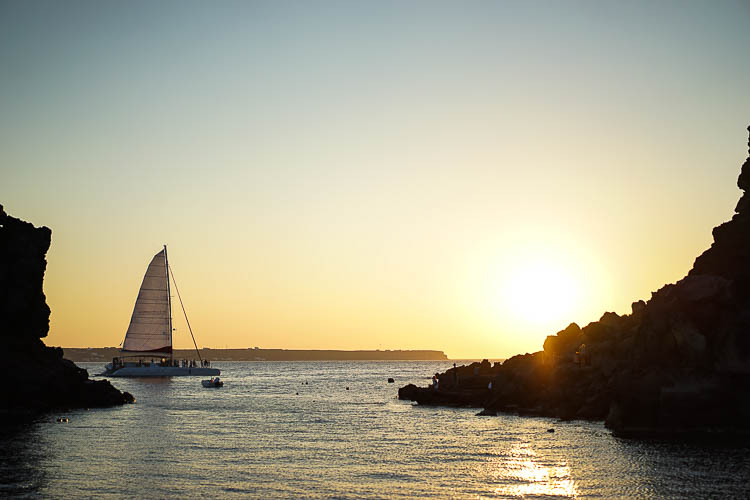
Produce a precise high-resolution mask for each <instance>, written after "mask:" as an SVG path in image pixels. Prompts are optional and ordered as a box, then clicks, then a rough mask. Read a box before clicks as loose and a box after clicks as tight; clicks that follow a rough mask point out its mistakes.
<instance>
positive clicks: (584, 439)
mask: <svg viewBox="0 0 750 500" xmlns="http://www.w3.org/2000/svg"><path fill="white" fill-rule="evenodd" d="M80 365H81V366H83V367H85V368H87V369H88V370H89V373H91V374H94V373H98V371H99V370H100V368H101V367H100V366H99V364H92V363H80ZM215 365H216V366H218V367H219V368H221V369H222V372H223V374H222V376H223V378H224V380H225V381H226V385H225V386H224V387H223V388H221V389H205V388H203V387H202V386H201V384H200V379H199V378H198V377H177V378H173V379H151V380H138V379H114V380H113V382H114V384H115V385H116V386H117V387H118V388H120V389H122V390H126V391H129V392H131V393H132V394H133V395H135V397H136V398H137V403H136V404H135V405H128V406H125V407H120V408H112V409H95V410H88V411H86V410H80V411H72V412H69V413H65V414H55V415H49V416H47V417H45V418H42V419H39V420H38V421H35V422H33V423H30V424H25V425H19V426H6V427H5V428H4V429H3V430H2V433H0V436H1V437H2V449H0V483H1V486H0V497H7V496H12V497H32V498H37V497H39V498H123V497H136V498H177V497H180V498H199V497H209V498H231V497H262V498H297V497H305V498H397V497H405V498H429V497H433V498H454V497H455V498H477V497H489V498H513V497H527V498H528V497H534V498H552V497H562V498H568V497H602V498H616V497H653V498H706V497H714V498H738V497H747V496H748V495H749V494H750V491H749V490H748V480H750V453H749V452H750V448H748V447H747V446H743V445H735V446H727V445H722V446H719V445H715V446H708V445H705V444H703V445H697V444H665V443H655V442H650V443H649V442H637V441H627V440H621V439H617V438H614V437H612V435H611V434H610V433H609V432H608V431H607V430H606V429H605V428H604V427H603V425H601V424H599V423H590V422H558V421H556V420H553V419H546V418H522V417H516V416H500V417H477V416H475V414H476V412H477V411H478V410H476V409H450V408H427V407H419V406H414V405H413V404H411V403H409V402H402V401H398V399H396V393H397V389H398V387H400V386H403V385H405V384H407V383H409V382H413V383H417V384H420V385H426V384H427V383H428V381H429V378H430V376H431V374H432V373H434V372H436V371H444V370H445V369H447V368H448V367H450V366H452V362H451V363H448V362H249V363H244V362H234V363H229V362H227V363H215ZM388 377H393V378H395V379H396V383H395V384H388V383H387V379H388ZM63 415H64V416H66V417H68V418H69V422H68V423H57V422H56V417H58V416H63ZM548 429H554V430H555V432H554V433H550V432H548Z"/></svg>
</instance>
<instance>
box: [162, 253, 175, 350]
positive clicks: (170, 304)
mask: <svg viewBox="0 0 750 500" xmlns="http://www.w3.org/2000/svg"><path fill="white" fill-rule="evenodd" d="M164 273H165V274H166V275H167V304H168V305H169V307H168V310H169V315H168V318H169V360H170V361H173V360H174V347H173V346H172V295H171V293H170V291H169V261H168V260H167V245H164Z"/></svg>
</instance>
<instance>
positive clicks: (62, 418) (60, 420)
mask: <svg viewBox="0 0 750 500" xmlns="http://www.w3.org/2000/svg"><path fill="white" fill-rule="evenodd" d="M57 421H58V422H63V423H64V422H67V421H68V417H57Z"/></svg>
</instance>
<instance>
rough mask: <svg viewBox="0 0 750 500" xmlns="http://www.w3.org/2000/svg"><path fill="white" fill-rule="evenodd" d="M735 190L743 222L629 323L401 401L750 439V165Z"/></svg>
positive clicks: (463, 375)
mask: <svg viewBox="0 0 750 500" xmlns="http://www.w3.org/2000/svg"><path fill="white" fill-rule="evenodd" d="M748 131H750V127H749V128H748ZM748 147H749V151H748V152H749V153H750V141H749V143H748ZM737 184H738V186H739V188H740V189H741V190H742V191H743V194H742V197H741V199H740V201H739V203H738V204H737V207H736V209H735V212H736V213H735V214H734V216H733V217H732V219H731V220H730V221H728V222H725V223H724V224H721V225H720V226H718V227H716V228H714V230H713V237H714V242H713V244H712V245H711V248H709V249H708V250H706V251H705V252H704V253H703V254H702V255H700V256H699V257H698V258H697V259H696V261H695V264H694V266H693V268H692V270H690V272H689V273H688V275H687V276H686V277H685V278H683V279H681V280H680V281H678V282H677V283H674V284H671V285H666V286H664V287H662V288H661V289H660V290H658V291H657V292H654V293H653V294H652V296H651V299H650V300H649V301H648V302H644V301H638V302H635V303H633V305H632V312H631V313H630V314H627V315H623V316H618V315H617V314H615V313H611V312H608V313H605V314H604V315H603V316H602V317H601V319H600V320H599V321H596V322H593V323H590V324H589V325H587V326H585V327H584V328H580V327H579V326H578V325H576V324H575V323H573V324H571V325H570V326H568V327H567V328H565V329H564V330H562V331H560V332H558V333H557V334H556V335H552V336H549V337H547V339H546V341H545V342H544V349H543V350H542V351H539V352H536V353H534V354H525V355H522V356H514V357H513V358H510V359H508V360H506V361H505V362H504V363H503V364H501V365H500V364H496V365H494V366H489V363H483V364H479V363H475V364H473V365H470V366H467V367H458V368H457V369H456V370H454V369H451V370H448V371H447V372H445V373H443V374H441V375H440V377H439V389H438V390H437V391H434V390H432V389H430V388H427V389H425V388H417V387H415V386H407V387H404V388H402V389H401V390H400V391H399V397H400V398H402V399H410V400H414V401H418V402H420V403H422V404H462V405H463V404H466V405H470V406H478V407H484V408H485V410H484V412H483V414H489V415H492V414H494V413H495V412H497V411H517V412H527V413H530V414H536V415H545V416H552V417H558V418H563V419H575V418H580V419H596V420H605V421H606V425H607V426H608V427H609V428H611V429H612V430H613V431H614V432H615V433H616V434H618V435H622V436H632V437H645V436H683V435H687V434H695V433H705V432H706V431H729V432H740V433H750V195H749V194H748V190H749V188H750V157H749V158H748V159H747V160H746V161H745V163H744V164H743V165H742V170H741V173H740V176H739V179H738V182H737ZM490 382H492V389H491V390H490V389H489V388H488V384H489V383H490ZM441 392H443V393H444V394H441V395H440V396H437V394H438V393H441Z"/></svg>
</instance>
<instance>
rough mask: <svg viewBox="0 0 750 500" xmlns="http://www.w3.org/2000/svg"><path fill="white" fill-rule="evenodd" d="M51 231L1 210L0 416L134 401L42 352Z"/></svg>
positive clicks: (59, 355) (53, 350)
mask: <svg viewBox="0 0 750 500" xmlns="http://www.w3.org/2000/svg"><path fill="white" fill-rule="evenodd" d="M51 237H52V231H51V230H50V229H49V228H47V227H39V228H37V227H34V225H33V224H30V223H28V222H25V221H22V220H20V219H16V218H14V217H11V216H9V215H7V214H6V213H5V211H4V210H3V207H2V205H0V342H1V343H2V349H1V350H0V352H2V360H0V380H3V383H2V384H0V387H2V388H1V389H0V413H2V414H4V415H8V414H33V413H38V412H43V411H49V410H54V409H66V408H86V407H103V406H114V405H119V404H124V403H128V402H133V401H134V399H133V396H132V395H130V394H129V393H127V392H125V393H123V392H120V391H119V390H117V389H115V388H114V387H113V386H112V385H111V384H110V383H109V382H108V381H106V380H100V381H94V380H89V378H88V372H87V371H86V370H84V369H81V368H79V367H77V366H76V365H75V364H74V363H73V362H72V361H69V360H67V359H63V351H62V349H61V348H59V347H47V346H45V345H44V342H42V340H41V339H42V338H44V337H46V336H47V333H48V331H49V315H50V309H49V306H47V302H46V299H45V296H44V292H43V290H42V282H43V280H44V272H45V270H46V267H47V261H46V260H45V255H46V253H47V250H48V249H49V246H50V241H51Z"/></svg>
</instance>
